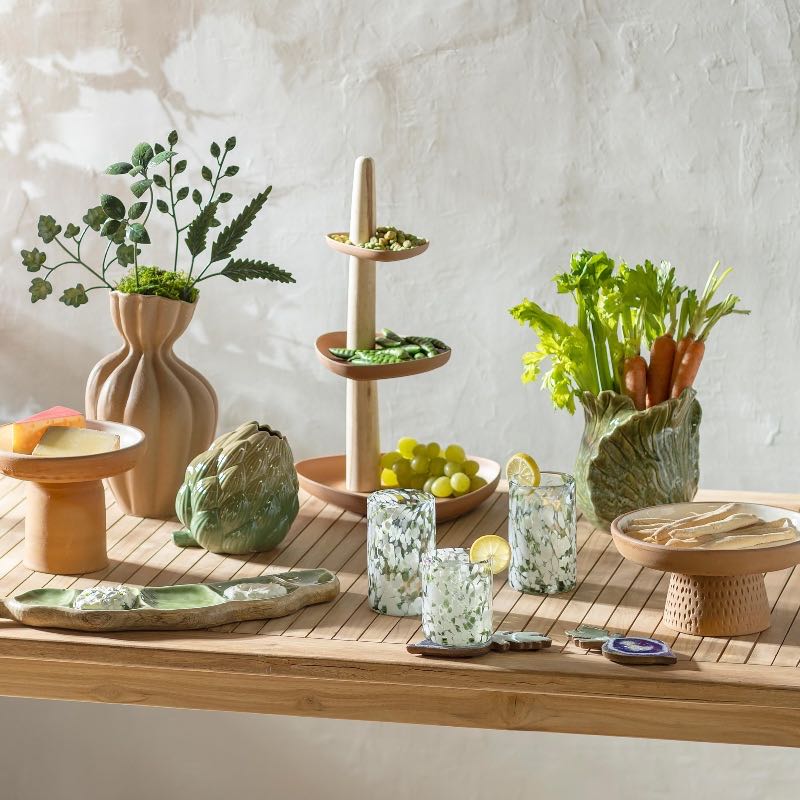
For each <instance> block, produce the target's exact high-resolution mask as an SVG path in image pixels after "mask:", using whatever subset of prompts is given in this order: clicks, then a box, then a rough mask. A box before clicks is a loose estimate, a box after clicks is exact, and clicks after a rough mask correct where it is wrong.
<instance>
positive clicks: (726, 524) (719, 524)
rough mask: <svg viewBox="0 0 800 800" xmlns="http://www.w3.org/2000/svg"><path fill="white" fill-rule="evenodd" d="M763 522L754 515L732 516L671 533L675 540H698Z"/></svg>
mask: <svg viewBox="0 0 800 800" xmlns="http://www.w3.org/2000/svg"><path fill="white" fill-rule="evenodd" d="M759 522H761V520H760V519H759V518H758V517H756V516H755V515H753V514H730V515H729V516H727V517H725V518H724V519H721V520H716V521H714V522H706V523H705V524H703V525H691V526H689V527H686V528H681V529H680V530H675V531H670V536H672V538H673V539H697V538H699V537H700V536H705V535H707V534H714V533H728V532H730V531H735V530H736V529H737V528H748V527H752V526H753V525H757V524H758V523H759Z"/></svg>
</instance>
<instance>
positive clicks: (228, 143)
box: [225, 136, 236, 150]
mask: <svg viewBox="0 0 800 800" xmlns="http://www.w3.org/2000/svg"><path fill="white" fill-rule="evenodd" d="M234 147H236V137H235V136H231V137H230V138H229V139H226V140H225V149H226V150H233V148H234Z"/></svg>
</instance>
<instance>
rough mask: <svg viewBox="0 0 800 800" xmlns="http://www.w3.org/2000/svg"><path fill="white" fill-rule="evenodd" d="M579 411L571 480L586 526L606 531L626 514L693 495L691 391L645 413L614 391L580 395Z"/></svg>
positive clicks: (696, 474) (696, 468)
mask: <svg viewBox="0 0 800 800" xmlns="http://www.w3.org/2000/svg"><path fill="white" fill-rule="evenodd" d="M583 410H584V414H585V416H586V427H585V428H584V431H583V439H582V440H581V445H580V450H579V451H578V459H577V463H576V465H575V482H576V484H577V493H578V505H579V506H580V508H581V510H582V511H583V513H584V514H586V516H587V517H588V518H589V519H590V520H591V521H592V522H594V523H595V524H597V525H602V526H604V527H608V525H610V523H611V522H612V520H614V519H615V518H616V517H618V516H619V515H620V514H624V513H625V512H626V511H631V510H633V509H637V508H646V507H648V506H655V505H661V504H663V503H683V502H686V501H689V500H691V499H692V498H693V497H694V495H695V493H696V492H697V484H698V481H699V478H700V456H699V444H700V432H699V429H700V418H701V416H702V411H701V409H700V403H698V402H697V400H696V399H695V392H694V390H693V389H686V390H684V392H683V394H681V396H680V397H678V398H675V399H673V400H667V401H666V402H664V403H659V404H658V405H656V406H653V407H652V408H649V409H647V410H646V411H636V410H635V408H634V406H633V401H632V400H631V399H630V398H629V397H626V396H625V395H621V394H617V393H616V392H600V394H599V395H597V397H595V396H594V395H592V394H591V393H589V392H586V393H585V394H584V396H583Z"/></svg>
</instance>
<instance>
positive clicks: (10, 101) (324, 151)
mask: <svg viewBox="0 0 800 800" xmlns="http://www.w3.org/2000/svg"><path fill="white" fill-rule="evenodd" d="M797 24H798V9H797V4H796V3H790V4H786V5H784V4H782V3H774V2H748V3H743V2H741V3H736V2H733V3H728V2H712V3H704V4H697V3H694V2H663V3H652V2H643V3H630V2H627V3H621V2H599V3H598V2H588V3H582V4H579V3H563V2H540V3H534V2H502V3H495V2H484V3H464V2H455V0H442V2H439V3H437V4H435V5H431V4H428V3H424V2H407V3H403V4H381V3H368V2H363V1H360V2H349V3H348V2H328V3H316V2H295V3H286V2H283V3H280V2H243V1H240V2H234V3H230V2H182V3H164V2H157V1H155V0H150V2H147V1H145V2H108V1H106V2H100V1H99V0H61V2H8V0H6V2H0V25H2V29H3V31H4V33H3V37H4V40H5V41H4V47H3V50H2V55H0V58H1V59H2V61H1V62H0V103H1V104H2V109H3V112H4V113H3V122H2V132H1V133H0V169H2V174H3V176H4V191H3V193H2V196H1V197H0V204H1V205H0V252H3V253H4V254H5V255H4V257H3V259H2V261H1V262H0V264H1V266H0V269H2V281H3V286H4V291H3V294H2V298H1V299H0V309H2V319H0V335H1V336H2V341H3V347H2V352H1V353H0V359H2V361H1V362H0V372H1V373H2V375H3V376H4V391H3V392H2V395H1V396H0V418H7V417H10V416H15V415H19V414H22V413H24V412H26V411H29V410H33V409H38V408H39V407H41V406H43V405H48V404H51V403H56V402H65V403H72V404H77V405H80V404H81V403H82V398H83V385H84V381H85V377H86V375H87V373H88V372H89V370H90V368H91V366H92V365H93V364H94V363H95V362H96V361H97V360H98V359H99V358H100V357H101V356H102V355H104V354H105V353H107V352H110V351H111V350H112V349H114V348H116V346H117V336H116V333H115V332H114V330H113V328H112V326H111V323H110V321H109V318H108V313H107V309H106V301H105V298H104V297H103V296H102V294H101V293H100V292H96V293H94V294H93V295H92V300H91V303H90V304H89V305H88V306H86V307H83V308H81V309H79V310H77V311H76V310H75V309H72V308H66V307H64V306H63V305H62V304H59V303H58V302H56V301H55V299H53V298H51V299H50V300H49V301H48V302H47V304H44V303H39V304H37V305H36V306H32V305H31V304H30V302H29V298H28V293H27V285H28V282H29V281H28V278H29V276H27V274H26V273H25V271H24V268H23V267H21V266H20V265H19V258H18V255H17V251H18V250H19V249H20V248H21V247H23V246H24V247H32V246H33V245H34V244H36V243H37V239H36V235H35V233H36V219H37V217H38V215H39V214H40V213H42V212H45V213H52V214H53V215H54V216H56V218H58V219H65V220H66V219H71V218H73V217H78V216H79V212H80V213H82V210H83V209H85V208H86V207H87V206H88V205H89V204H93V203H95V202H96V198H97V197H99V194H100V193H101V192H102V191H109V189H110V190H112V191H114V190H119V191H120V192H121V191H123V190H124V191H127V189H126V187H125V179H122V178H111V177H108V176H105V175H102V169H103V168H104V167H105V165H106V164H108V163H111V162H112V161H117V160H119V159H122V158H126V157H127V154H128V153H129V152H130V149H131V147H132V146H133V145H134V144H135V143H136V142H137V141H138V140H140V139H141V138H150V139H154V138H156V137H158V138H161V139H163V138H165V136H166V133H167V132H168V131H169V129H170V128H172V127H177V128H178V129H179V131H180V132H181V134H182V136H183V139H184V142H183V149H184V152H185V153H186V155H187V156H189V157H190V158H192V159H193V161H194V164H195V167H196V168H197V169H199V166H200V164H201V163H202V159H203V158H205V157H207V146H208V142H210V140H211V139H224V138H225V137H227V136H228V135H230V134H231V133H236V134H237V136H238V137H239V143H240V144H239V148H238V150H237V151H236V155H237V158H238V163H240V164H241V165H242V168H243V169H242V179H241V180H240V181H239V185H240V186H241V187H242V190H243V192H244V191H249V192H251V193H255V192H256V191H258V190H259V189H261V188H263V186H264V185H265V184H266V183H272V184H273V185H274V186H275V189H274V192H273V195H272V198H271V200H270V202H269V204H268V207H267V209H266V210H265V212H264V213H263V217H262V218H261V219H260V220H259V221H258V223H257V224H256V226H255V228H254V230H253V232H252V233H251V236H250V238H249V239H248V240H247V242H246V246H245V247H244V248H243V252H244V253H245V254H247V255H251V256H256V257H263V258H266V259H269V260H272V261H274V262H276V263H278V264H280V265H282V266H284V267H286V268H288V269H291V270H292V271H293V272H294V273H295V274H296V277H297V280H298V283H297V285H296V286H288V287H284V286H276V285H267V284H264V285H259V284H247V285H241V284H239V285H235V284H232V283H230V282H228V281H224V280H223V281H221V282H212V283H207V284H205V286H206V287H207V288H206V289H205V290H204V292H203V296H202V298H201V301H200V305H199V307H198V312H197V318H196V323H195V324H194V325H193V327H192V329H191V332H190V333H189V334H188V335H187V336H185V337H184V338H183V339H182V340H181V342H180V343H179V347H178V349H179V351H180V353H181V354H182V355H183V356H184V357H186V358H187V359H188V360H189V361H190V362H191V363H192V364H193V365H194V366H196V367H197V368H199V369H200V370H201V371H204V372H205V373H206V374H207V375H208V376H209V378H210V379H211V380H212V382H213V383H214V384H215V386H216V387H217V389H218V391H219V395H220V400H221V404H222V420H221V426H222V427H225V428H231V427H233V426H235V425H236V424H238V423H239V422H241V421H242V420H243V419H246V418H258V419H261V420H265V421H268V422H270V423H272V424H273V425H277V426H279V427H280V428H281V429H284V430H287V431H288V432H289V434H290V436H291V439H292V442H293V445H294V448H295V450H296V453H297V455H298V457H302V456H308V455H312V454H315V453H317V454H318V453H326V452H335V451H341V450H342V448H343V438H344V429H343V413H344V390H343V386H342V385H341V382H340V380H339V379H337V378H336V377H335V376H333V375H331V374H329V373H327V372H325V371H323V370H322V368H321V367H319V366H318V365H317V363H316V361H315V359H314V357H313V349H312V346H313V342H314V339H315V338H316V336H317V335H318V334H319V333H321V332H323V331H326V330H333V329H337V328H342V327H343V326H344V321H345V298H346V259H344V258H342V257H340V256H337V255H336V254H334V253H333V252H332V251H330V250H329V249H327V248H326V247H325V246H324V245H323V244H322V242H321V234H322V232H323V231H328V230H332V229H337V228H341V227H342V226H343V225H345V226H346V221H347V219H348V209H349V202H350V183H351V174H352V162H353V159H354V158H355V157H356V156H357V155H359V154H371V155H372V156H374V157H375V159H376V160H377V168H378V184H379V207H380V212H379V213H380V218H381V219H382V220H386V221H392V222H395V223H396V224H399V225H401V226H406V227H408V228H409V229H411V230H413V231H416V232H420V233H422V234H423V235H427V236H428V237H429V238H430V239H431V241H432V242H433V244H432V245H431V248H430V250H429V252H428V254H426V255H425V256H424V257H423V258H421V259H418V260H415V261H413V262H409V263H408V264H403V265H401V266H399V267H397V268H391V269H389V268H386V269H381V270H380V277H379V319H380V321H381V323H382V324H384V325H388V326H390V327H394V328H397V329H400V330H411V331H423V332H427V331H430V332H432V333H434V334H435V335H438V336H440V337H442V338H443V339H445V340H446V341H448V342H450V343H451V344H452V345H453V347H454V353H453V358H452V360H451V363H450V365H449V367H448V368H447V369H446V370H443V371H439V372H435V373H431V374H429V375H425V376H421V377H417V378H415V379H413V380H406V381H397V382H393V383H391V384H383V385H382V386H381V390H382V412H383V421H382V433H383V436H384V439H385V440H386V441H387V442H388V441H390V440H391V439H393V438H395V437H396V436H398V435H400V434H404V433H407V432H410V433H412V434H417V435H419V436H420V437H428V436H429V437H436V438H437V439H444V438H455V439H458V440H460V441H462V442H464V443H465V444H466V445H467V446H468V447H469V449H471V450H473V451H474V452H479V453H483V454H486V455H488V456H493V457H495V458H503V457H505V456H506V455H507V454H508V453H509V452H510V451H513V450H517V449H527V450H531V451H532V452H534V453H536V455H537V457H540V461H541V462H542V463H543V464H544V465H546V466H548V467H560V468H569V467H570V466H571V464H572V461H573V457H574V454H575V451H576V448H577V442H578V437H579V435H580V430H581V420H579V419H577V418H570V417H569V416H568V415H564V414H556V413H555V412H554V411H553V410H552V408H551V406H550V401H549V398H548V397H547V396H546V395H544V394H542V393H540V392H539V390H538V388H536V387H533V386H527V387H523V386H522V385H521V384H520V382H519V371H520V368H519V358H520V355H521V353H522V352H523V351H524V350H525V349H526V348H527V347H528V346H529V345H531V344H532V341H533V337H532V334H529V333H528V332H527V331H526V330H523V329H521V328H518V327H517V325H516V323H515V322H513V321H512V320H511V318H510V317H509V316H508V315H507V313H506V310H507V309H508V307H509V306H511V305H512V304H514V303H515V302H517V301H518V300H519V299H521V298H522V297H523V296H524V295H526V294H527V295H529V296H535V297H537V298H541V299H543V300H544V301H546V302H547V304H548V305H550V304H551V303H552V304H553V305H556V303H555V295H554V291H553V289H552V287H551V284H550V282H549V281H550V278H551V276H552V275H553V273H554V272H555V271H556V270H557V269H560V268H562V267H563V266H564V265H565V264H566V263H567V260H568V258H569V254H570V252H571V251H572V250H573V249H577V248H579V247H582V246H586V247H589V248H595V249H600V248H605V249H607V250H608V252H610V253H611V254H613V255H615V256H618V257H624V258H626V259H628V260H632V261H634V260H637V259H643V258H645V257H650V258H652V259H654V260H655V259H661V258H669V259H671V260H672V261H673V262H674V263H676V264H677V265H679V266H680V267H681V269H682V270H683V273H682V274H683V275H686V276H687V277H689V278H690V279H692V280H693V281H694V282H696V283H699V284H701V283H702V281H703V280H704V278H705V276H706V274H707V272H708V270H709V268H710V266H711V265H712V264H713V262H714V261H715V260H716V259H717V258H719V259H722V260H723V262H724V263H726V264H728V263H730V264H733V265H735V266H736V267H737V270H736V272H735V274H734V276H733V280H732V281H731V285H730V289H731V290H736V291H738V292H739V293H740V294H741V295H742V296H743V297H744V298H745V300H746V301H747V304H748V306H749V307H750V308H752V309H753V312H754V313H753V316H752V317H751V318H749V319H747V320H739V319H737V320H735V321H734V322H731V321H727V320H726V321H725V323H723V326H724V327H723V326H721V327H720V329H719V332H718V335H716V336H715V337H714V338H713V339H712V343H711V346H710V348H709V353H708V356H707V360H706V363H705V365H704V369H703V372H702V376H701V379H700V385H699V389H700V394H701V399H702V402H703V405H704V409H705V420H704V422H703V442H702V460H703V480H704V483H705V485H707V486H716V487H743V486H748V487H751V488H763V489H766V488H774V489H785V490H790V489H796V488H797V481H796V480H795V470H794V462H795V454H796V452H797V450H798V446H799V445H800V425H797V424H795V423H794V417H793V413H792V412H793V410H794V407H795V397H794V391H793V390H795V389H796V387H797V381H796V379H795V375H794V370H793V356H794V349H795V347H796V345H795V343H796V342H797V339H798V326H800V322H799V321H798V316H797V305H796V301H795V298H796V297H797V289H798V285H797V284H798V280H800V279H799V278H798V273H797V271H796V270H795V269H794V268H793V261H792V253H793V252H794V251H795V250H796V248H797V245H798V239H799V238H800V233H798V231H800V226H798V206H797V202H796V185H797V177H798V170H799V169H800V167H798V164H800V158H799V157H798V156H800V135H799V134H798V118H797V102H796V98H797V88H798V78H799V77H800V67H798V63H797V48H798V47H799V46H800V45H798V40H797V38H796V37H793V35H792V34H793V31H795V32H796V29H797ZM232 205H233V204H232ZM229 208H230V207H229ZM165 219H166V218H164V217H162V220H165ZM166 232H167V231H166V229H164V233H166ZM150 251H151V253H152V256H151V257H152V258H153V259H154V260H157V261H158V260H160V261H162V263H163V262H164V261H165V260H166V258H167V251H166V249H165V248H164V249H162V248H159V247H158V246H155V247H153V248H150ZM71 277H73V278H74V280H77V279H78V277H79V276H78V273H75V274H74V275H73V276H71ZM74 280H73V282H74ZM57 288H58V287H57ZM560 299H561V300H564V298H560Z"/></svg>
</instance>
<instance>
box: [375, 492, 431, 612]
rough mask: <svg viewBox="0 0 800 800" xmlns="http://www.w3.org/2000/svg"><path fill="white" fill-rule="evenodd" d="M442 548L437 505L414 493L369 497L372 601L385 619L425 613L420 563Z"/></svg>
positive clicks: (392, 493)
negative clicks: (438, 532) (438, 542)
mask: <svg viewBox="0 0 800 800" xmlns="http://www.w3.org/2000/svg"><path fill="white" fill-rule="evenodd" d="M434 547H436V501H435V500H434V497H433V495H432V494H428V493H427V492H419V491H415V490H410V489H383V490H381V491H379V492H373V493H372V494H371V495H370V496H369V497H368V498H367V596H368V598H369V604H370V606H372V608H373V609H374V610H375V611H377V612H378V613H379V614H389V615H391V616H395V617H417V616H419V615H420V614H421V613H422V583H421V581H420V558H421V557H422V555H423V554H424V553H426V552H428V551H429V550H433V549H434Z"/></svg>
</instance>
